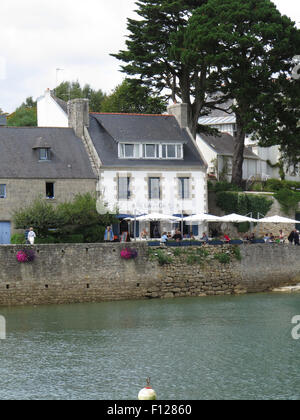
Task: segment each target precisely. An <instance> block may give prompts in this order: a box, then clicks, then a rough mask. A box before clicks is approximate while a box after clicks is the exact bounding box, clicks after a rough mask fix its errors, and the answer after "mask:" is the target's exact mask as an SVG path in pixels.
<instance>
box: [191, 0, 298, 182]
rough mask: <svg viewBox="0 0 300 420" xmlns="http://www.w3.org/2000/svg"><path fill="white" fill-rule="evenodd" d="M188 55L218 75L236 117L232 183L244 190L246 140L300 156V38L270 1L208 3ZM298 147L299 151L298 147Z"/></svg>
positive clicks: (194, 21) (199, 13) (194, 25)
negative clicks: (298, 61)
mask: <svg viewBox="0 0 300 420" xmlns="http://www.w3.org/2000/svg"><path fill="white" fill-rule="evenodd" d="M184 47H185V54H186V55H187V56H188V57H190V58H189V60H191V59H196V60H197V57H198V63H199V64H201V63H203V57H205V60H204V61H205V63H206V65H207V66H209V67H210V69H211V70H212V73H211V80H212V79H213V78H214V79H215V91H216V92H217V93H218V94H219V95H220V96H221V97H223V98H225V99H226V100H228V99H230V100H232V101H233V105H232V106H231V107H230V110H229V112H231V113H234V114H235V115H236V135H235V140H236V142H235V150H234V156H233V170H232V182H233V183H235V184H236V185H241V182H242V167H243V154H244V146H245V136H246V134H253V136H254V137H255V138H258V139H259V140H260V142H261V145H264V146H269V145H274V144H279V145H282V146H285V148H284V147H282V148H283V150H285V151H286V153H287V154H288V153H290V154H291V153H292V152H293V151H295V150H296V149H297V150H298V151H299V149H300V146H299V132H300V128H299V127H298V126H297V123H298V121H299V117H300V107H299V104H300V102H299V97H300V95H299V93H300V91H299V88H300V86H299V80H290V78H288V77H289V76H290V75H291V74H292V69H293V67H294V66H295V63H294V61H293V57H294V56H295V55H296V54H298V53H299V47H300V32H299V30H297V28H296V26H295V24H294V22H292V21H291V20H290V19H289V18H288V17H286V16H282V15H281V14H280V12H279V11H278V10H277V9H276V6H275V5H274V4H273V3H272V2H271V1H269V0H208V1H207V2H206V4H204V5H202V6H201V7H199V8H198V9H197V10H196V11H195V12H194V13H193V16H192V17H191V19H190V21H189V24H188V28H187V30H186V31H185V41H184ZM296 145H297V146H296Z"/></svg>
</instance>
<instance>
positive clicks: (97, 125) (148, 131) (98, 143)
mask: <svg viewBox="0 0 300 420" xmlns="http://www.w3.org/2000/svg"><path fill="white" fill-rule="evenodd" d="M89 133H90V136H91V139H92V141H93V143H94V146H95V148H96V150H97V152H98V154H99V157H100V160H101V162H102V164H103V166H106V167H150V166H151V167H153V166H155V167H160V168H162V167H174V166H178V167H186V166H187V167H191V166H193V167H202V166H204V165H205V164H204V162H203V160H202V158H201V156H200V154H199V152H198V150H197V147H196V146H195V144H194V142H193V141H192V139H191V137H190V136H189V134H188V132H187V131H186V130H185V129H181V128H180V127H179V125H178V123H177V120H176V118H175V117H174V116H171V115H144V114H96V113H92V114H90V126H89ZM119 142H147V143H154V142H164V143H174V142H176V143H177V142H178V143H183V150H184V159H182V160H174V159H173V160H172V159H155V160H154V159H119V158H118V143H119Z"/></svg>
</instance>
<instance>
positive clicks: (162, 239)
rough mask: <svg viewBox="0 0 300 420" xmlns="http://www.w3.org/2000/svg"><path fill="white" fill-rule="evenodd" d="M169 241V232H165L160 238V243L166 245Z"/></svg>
mask: <svg viewBox="0 0 300 420" xmlns="http://www.w3.org/2000/svg"><path fill="white" fill-rule="evenodd" d="M167 240H168V235H167V232H163V234H162V237H161V238H160V242H161V243H163V244H165V243H166V242H167Z"/></svg>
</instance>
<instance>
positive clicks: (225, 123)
mask: <svg viewBox="0 0 300 420" xmlns="http://www.w3.org/2000/svg"><path fill="white" fill-rule="evenodd" d="M223 107H224V109H229V108H230V103H227V104H224V105H223ZM199 124H201V125H204V126H210V127H212V128H216V129H218V130H219V131H220V132H221V133H223V134H229V135H230V136H233V135H234V132H235V130H236V117H235V114H233V113H232V114H228V112H225V111H221V110H215V111H213V112H212V113H211V114H210V115H209V116H207V117H201V118H199ZM222 138H223V136H222ZM218 139H220V138H219V137H214V139H212V141H211V142H208V143H210V144H211V143H213V144H215V145H216V147H217V149H218V150H219V152H220V153H218V160H219V161H220V164H219V168H220V169H221V170H222V156H223V153H222V152H223V149H224V151H225V148H224V141H222V140H220V142H221V143H222V145H221V144H220V146H218ZM227 141H228V147H229V148H232V146H231V145H229V143H232V144H233V143H234V139H233V137H232V139H231V140H230V139H229V137H227ZM197 143H198V145H199V147H201V148H202V147H203V154H204V157H205V159H206V161H207V163H208V166H209V172H211V170H212V167H213V166H214V165H213V163H211V162H215V158H216V157H215V153H213V150H211V147H209V145H208V148H207V147H206V146H205V144H203V136H199V137H197ZM204 143H205V141H204ZM206 143H207V142H206ZM226 148H227V147H226ZM250 149H252V152H253V156H252V157H251V156H250V154H249V150H250ZM225 156H226V154H225ZM227 156H228V154H227ZM255 156H256V157H257V159H256V162H255V159H254V157H255ZM279 160H280V151H279V147H278V146H272V147H259V146H258V145H257V142H254V141H253V140H252V139H251V137H250V136H246V150H245V163H244V166H243V179H245V180H250V179H261V180H265V179H268V178H276V179H280V174H279V168H278V166H277V165H278V162H279ZM216 175H217V176H218V173H217V174H216ZM229 175H230V174H229ZM229 178H230V176H229ZM286 179H287V180H291V181H300V172H299V168H294V167H291V168H286Z"/></svg>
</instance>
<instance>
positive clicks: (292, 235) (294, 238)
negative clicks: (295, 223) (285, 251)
mask: <svg viewBox="0 0 300 420" xmlns="http://www.w3.org/2000/svg"><path fill="white" fill-rule="evenodd" d="M288 240H289V243H290V244H292V243H293V242H294V244H295V245H300V243H299V232H298V231H297V229H294V230H293V231H292V232H291V233H290V234H289V237H288Z"/></svg>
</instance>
